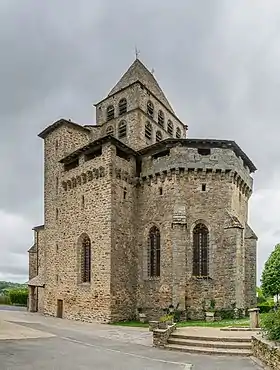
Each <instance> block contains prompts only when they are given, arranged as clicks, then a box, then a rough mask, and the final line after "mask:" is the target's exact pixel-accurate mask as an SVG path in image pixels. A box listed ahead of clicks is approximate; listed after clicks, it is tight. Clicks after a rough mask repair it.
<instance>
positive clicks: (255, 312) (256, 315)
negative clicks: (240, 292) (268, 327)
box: [248, 308, 260, 329]
mask: <svg viewBox="0 0 280 370" xmlns="http://www.w3.org/2000/svg"><path fill="white" fill-rule="evenodd" d="M248 312H249V314H250V328H251V329H257V328H259V327H260V309H259V308H251V309H250V310H248Z"/></svg>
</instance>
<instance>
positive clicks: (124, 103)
mask: <svg viewBox="0 0 280 370" xmlns="http://www.w3.org/2000/svg"><path fill="white" fill-rule="evenodd" d="M126 112H127V100H126V99H125V98H123V99H121V100H120V101H119V115H120V116H121V115H122V114H125V113H126Z"/></svg>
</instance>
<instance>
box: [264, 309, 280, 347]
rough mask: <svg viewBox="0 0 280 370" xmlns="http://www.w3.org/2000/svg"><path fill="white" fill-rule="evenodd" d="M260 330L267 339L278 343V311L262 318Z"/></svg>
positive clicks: (279, 333) (279, 321)
mask: <svg viewBox="0 0 280 370" xmlns="http://www.w3.org/2000/svg"><path fill="white" fill-rule="evenodd" d="M262 328H263V330H264V332H265V333H266V335H267V337H268V339H270V340H275V341H280V310H277V311H272V312H271V313H268V314H267V315H265V316H264V317H263V318H262Z"/></svg>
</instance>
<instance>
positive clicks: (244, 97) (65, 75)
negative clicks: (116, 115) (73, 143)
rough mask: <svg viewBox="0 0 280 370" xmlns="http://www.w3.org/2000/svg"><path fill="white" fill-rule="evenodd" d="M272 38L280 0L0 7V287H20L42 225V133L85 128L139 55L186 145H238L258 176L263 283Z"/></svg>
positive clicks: (272, 225)
mask: <svg viewBox="0 0 280 370" xmlns="http://www.w3.org/2000/svg"><path fill="white" fill-rule="evenodd" d="M279 39H280V3H279V0H269V1H265V0H254V1H252V0H247V1H246V0H235V1H232V0H217V1H215V0H211V1H209V0H177V1H173V2H172V1H169V0H168V1H167V0H141V1H139V0H137V1H135V0H118V1H113V0H100V1H98V0H79V1H76V0H65V1H63V0H48V1H38V0H25V1H22V0H1V1H0V51H1V52H0V119H1V121H0V122H1V123H0V141H1V143H0V168H1V181H0V243H1V244H0V280H1V279H6V280H13V281H22V282H23V281H26V280H27V274H28V256H27V253H26V251H27V249H28V248H29V247H30V246H31V245H32V242H33V232H32V230H31V229H32V227H33V226H34V225H38V224H41V223H43V204H42V200H43V177H42V174H43V172H42V170H43V168H42V149H43V141H42V140H41V139H39V138H38V137H37V134H38V133H39V132H40V131H41V130H42V129H43V128H45V127H46V126H48V125H49V124H51V123H52V122H53V121H55V120H57V119H58V118H60V117H65V118H71V119H72V120H73V121H76V122H79V123H81V124H92V123H93V122H94V115H95V111H94V109H93V107H92V104H93V103H95V102H97V101H98V100H100V99H101V98H103V97H105V96H106V94H107V93H108V92H109V90H110V89H111V87H112V86H113V85H114V84H115V82H117V80H118V79H119V78H120V77H121V75H122V73H123V72H124V71H125V70H126V69H127V68H128V66H129V65H130V64H131V63H132V62H133V60H134V57H135V56H134V47H135V45H137V47H138V49H140V52H141V54H140V59H141V60H142V61H143V62H144V63H145V64H146V65H147V67H148V68H150V69H152V68H154V70H155V77H156V78H157V79H158V81H159V83H160V85H161V87H162V88H163V90H164V91H165V93H166V95H167V97H168V98H169V100H170V102H171V104H172V106H173V108H174V110H175V111H176V112H177V114H178V116H179V117H180V118H181V119H182V121H183V122H185V123H187V124H188V125H189V136H190V137H208V138H224V139H234V140H235V141H236V142H237V143H238V144H239V145H240V146H241V148H242V149H243V150H244V151H245V152H246V153H247V154H248V155H249V157H250V158H251V159H252V161H253V162H254V163H255V165H256V166H257V168H258V169H259V170H258V172H257V173H256V174H255V175H254V180H255V192H254V195H253V196H252V198H251V201H250V206H251V207H250V221H251V226H252V228H253V229H254V230H255V232H256V233H257V234H258V236H259V244H258V256H259V266H258V272H259V273H260V271H261V268H262V265H263V263H264V261H265V260H266V258H267V257H268V255H269V253H270V252H271V250H272V249H273V247H274V245H275V244H276V243H277V242H280V212H279V207H280V166H279V164H278V161H279V160H280V144H279V135H280V125H279V119H280V47H279Z"/></svg>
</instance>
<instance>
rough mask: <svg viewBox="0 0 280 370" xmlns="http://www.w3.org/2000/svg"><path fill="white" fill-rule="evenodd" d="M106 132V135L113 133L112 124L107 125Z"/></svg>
mask: <svg viewBox="0 0 280 370" xmlns="http://www.w3.org/2000/svg"><path fill="white" fill-rule="evenodd" d="M106 134H107V135H112V136H113V135H114V127H113V126H108V127H107V129H106Z"/></svg>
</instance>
